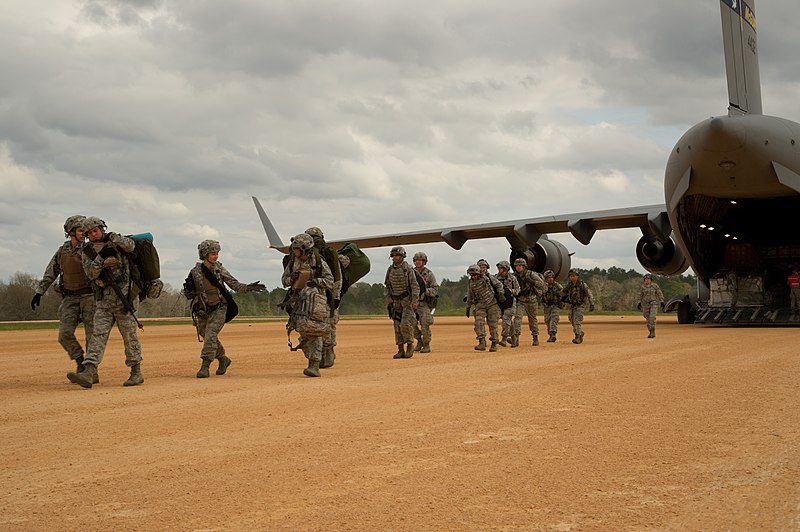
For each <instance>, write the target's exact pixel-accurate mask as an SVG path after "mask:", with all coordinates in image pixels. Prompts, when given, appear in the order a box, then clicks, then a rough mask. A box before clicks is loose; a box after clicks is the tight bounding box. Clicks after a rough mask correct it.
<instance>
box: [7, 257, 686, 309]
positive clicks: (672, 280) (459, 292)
mask: <svg viewBox="0 0 800 532" xmlns="http://www.w3.org/2000/svg"><path fill="white" fill-rule="evenodd" d="M578 271H580V273H581V278H582V279H584V280H585V281H586V282H587V283H588V284H589V287H590V288H591V290H592V293H593V294H594V298H595V307H596V310H605V311H611V312H618V311H619V312H625V311H633V310H635V309H636V298H637V297H638V295H639V287H640V286H641V284H642V274H641V273H639V272H637V271H635V270H628V271H625V270H623V269H622V268H617V267H614V266H612V267H611V268H609V269H608V270H604V269H600V268H594V269H592V270H580V269H579V270H578ZM467 281H468V277H467V276H466V275H464V276H463V277H461V279H459V280H458V281H451V280H449V279H444V280H442V281H441V284H440V288H439V304H438V306H437V308H436V313H437V314H440V315H448V314H452V315H456V314H461V313H463V311H464V306H465V304H464V301H463V299H464V295H465V294H466V293H467ZM653 281H654V282H656V283H657V284H658V285H659V286H660V287H661V290H662V291H663V292H664V298H665V299H669V298H670V297H672V296H674V295H677V294H686V293H688V291H689V289H690V288H691V287H692V286H693V285H694V283H695V278H694V276H691V275H681V276H677V277H662V276H658V275H654V276H653ZM38 282H39V279H37V278H35V277H34V276H32V275H29V274H27V273H23V272H17V273H16V274H14V275H13V276H12V277H11V278H10V279H9V281H8V282H7V283H6V282H2V281H0V321H18V320H54V319H57V318H58V305H59V301H60V297H59V295H58V294H56V293H55V292H54V291H53V289H52V288H51V289H50V290H48V291H47V294H45V295H44V297H42V301H41V306H40V307H39V308H37V309H36V311H35V312H34V311H33V310H31V305H30V302H31V298H32V297H33V294H34V292H35V289H36V285H37V284H38ZM285 295H286V290H285V289H283V288H275V289H274V290H269V291H265V292H262V293H260V294H256V293H250V294H235V295H234V298H235V299H236V302H237V304H238V305H239V314H240V315H242V316H284V315H285V312H284V311H283V310H282V309H281V308H280V307H278V305H279V304H280V303H281V302H282V301H283V298H284V296H285ZM339 310H340V313H341V314H342V315H345V316H347V315H351V316H352V315H379V314H384V313H385V312H386V303H385V302H384V299H383V285H382V284H378V283H375V284H369V283H356V284H355V285H354V286H352V287H350V290H349V291H348V292H347V295H345V297H344V298H343V300H342V303H341V306H340V307H339ZM139 315H140V316H141V317H143V318H166V317H180V316H189V302H188V300H187V299H186V298H185V297H183V295H182V294H181V293H180V291H179V290H176V289H174V288H172V287H171V286H169V285H166V286H165V287H164V291H163V292H162V294H161V297H159V298H158V299H147V300H145V301H144V302H143V303H142V304H141V305H140V307H139Z"/></svg>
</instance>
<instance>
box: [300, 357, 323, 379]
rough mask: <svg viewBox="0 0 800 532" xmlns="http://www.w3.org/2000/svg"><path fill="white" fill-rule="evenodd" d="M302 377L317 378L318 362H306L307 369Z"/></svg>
mask: <svg viewBox="0 0 800 532" xmlns="http://www.w3.org/2000/svg"><path fill="white" fill-rule="evenodd" d="M303 375H305V376H307V377H319V376H320V374H319V360H311V359H309V360H308V367H307V368H306V369H304V370H303Z"/></svg>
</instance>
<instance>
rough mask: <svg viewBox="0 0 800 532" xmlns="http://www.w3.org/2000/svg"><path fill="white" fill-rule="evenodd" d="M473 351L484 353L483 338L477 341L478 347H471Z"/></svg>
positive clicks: (484, 341) (484, 344) (484, 342)
mask: <svg viewBox="0 0 800 532" xmlns="http://www.w3.org/2000/svg"><path fill="white" fill-rule="evenodd" d="M473 349H474V350H475V351H486V340H484V339H483V338H481V339H480V340H478V345H476V346H475V347H473Z"/></svg>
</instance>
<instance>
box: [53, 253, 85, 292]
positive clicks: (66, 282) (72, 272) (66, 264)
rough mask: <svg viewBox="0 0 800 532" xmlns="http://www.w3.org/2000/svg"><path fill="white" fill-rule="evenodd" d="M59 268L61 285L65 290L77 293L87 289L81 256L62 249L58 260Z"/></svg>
mask: <svg viewBox="0 0 800 532" xmlns="http://www.w3.org/2000/svg"><path fill="white" fill-rule="evenodd" d="M58 261H59V265H60V266H61V283H62V285H63V288H64V289H65V290H68V291H70V292H78V291H80V290H85V289H87V288H89V278H88V277H86V272H84V271H83V262H82V261H81V256H80V255H79V254H77V253H72V252H71V251H69V250H67V249H64V248H62V249H61V256H60V257H59V259H58Z"/></svg>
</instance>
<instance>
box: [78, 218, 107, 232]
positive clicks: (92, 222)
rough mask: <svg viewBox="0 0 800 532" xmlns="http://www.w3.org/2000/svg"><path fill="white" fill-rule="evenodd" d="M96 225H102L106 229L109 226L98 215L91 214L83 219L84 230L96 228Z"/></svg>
mask: <svg viewBox="0 0 800 532" xmlns="http://www.w3.org/2000/svg"><path fill="white" fill-rule="evenodd" d="M95 227H102V228H103V230H104V231H105V230H106V228H108V226H107V225H106V223H105V222H104V221H103V220H101V219H100V218H98V217H97V216H89V217H88V218H84V219H83V232H84V233H88V232H89V231H90V230H92V229H94V228H95Z"/></svg>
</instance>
